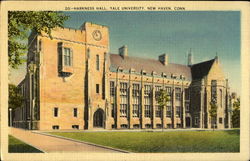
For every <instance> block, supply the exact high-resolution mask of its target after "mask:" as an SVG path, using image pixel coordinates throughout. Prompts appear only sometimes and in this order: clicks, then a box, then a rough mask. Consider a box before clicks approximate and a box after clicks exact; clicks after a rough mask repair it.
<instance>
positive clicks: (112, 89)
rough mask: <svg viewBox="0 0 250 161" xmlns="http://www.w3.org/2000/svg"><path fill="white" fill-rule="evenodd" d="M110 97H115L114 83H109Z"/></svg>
mask: <svg viewBox="0 0 250 161" xmlns="http://www.w3.org/2000/svg"><path fill="white" fill-rule="evenodd" d="M110 96H111V97H114V96H115V82H114V81H111V82H110Z"/></svg>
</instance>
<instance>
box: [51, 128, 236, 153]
mask: <svg viewBox="0 0 250 161" xmlns="http://www.w3.org/2000/svg"><path fill="white" fill-rule="evenodd" d="M50 134H53V135H59V136H63V137H68V138H72V139H76V140H81V141H86V142H91V143H95V144H99V145H105V146H109V147H114V148H118V149H123V150H127V151H131V152H239V146H240V130H230V131H172V132H93V133H92V132H89V133H84V132H75V133H74V132H70V133H69V132H67V133H66V132H51V133H50Z"/></svg>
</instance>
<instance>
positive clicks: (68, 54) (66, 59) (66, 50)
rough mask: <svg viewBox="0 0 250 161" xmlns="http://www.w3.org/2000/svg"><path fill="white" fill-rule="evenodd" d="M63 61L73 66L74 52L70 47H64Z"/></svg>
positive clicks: (66, 64)
mask: <svg viewBox="0 0 250 161" xmlns="http://www.w3.org/2000/svg"><path fill="white" fill-rule="evenodd" d="M63 61H64V65H65V66H72V64H73V62H72V52H71V50H70V48H63Z"/></svg>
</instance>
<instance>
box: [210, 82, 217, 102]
mask: <svg viewBox="0 0 250 161" xmlns="http://www.w3.org/2000/svg"><path fill="white" fill-rule="evenodd" d="M211 97H212V98H211V101H212V102H213V103H217V80H212V81H211Z"/></svg>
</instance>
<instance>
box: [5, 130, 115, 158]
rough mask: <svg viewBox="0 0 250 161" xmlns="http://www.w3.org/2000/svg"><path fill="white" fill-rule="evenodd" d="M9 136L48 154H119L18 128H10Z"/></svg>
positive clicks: (110, 150)
mask: <svg viewBox="0 0 250 161" xmlns="http://www.w3.org/2000/svg"><path fill="white" fill-rule="evenodd" d="M9 134H10V135H12V136H14V137H16V138H17V139H19V140H22V141H24V142H25V143H28V144H30V145H32V146H34V147H36V148H37V149H39V150H42V151H44V152H47V153H51V152H84V153H117V152H118V151H115V150H112V149H107V148H104V147H98V146H94V145H88V144H85V143H80V142H75V141H71V140H66V139H61V138H56V137H51V136H47V135H41V134H38V133H34V132H32V131H29V130H23V129H18V128H9Z"/></svg>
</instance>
